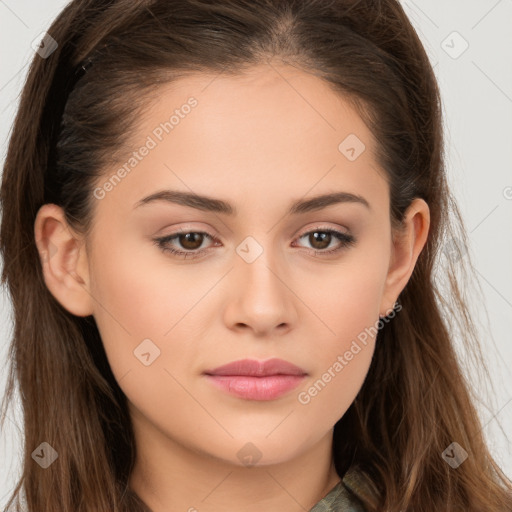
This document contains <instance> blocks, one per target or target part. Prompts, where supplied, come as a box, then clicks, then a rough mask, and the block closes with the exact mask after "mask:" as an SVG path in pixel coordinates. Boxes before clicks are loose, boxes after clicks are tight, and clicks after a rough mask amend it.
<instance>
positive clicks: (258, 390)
mask: <svg viewBox="0 0 512 512" xmlns="http://www.w3.org/2000/svg"><path fill="white" fill-rule="evenodd" d="M207 377H208V379H209V380H210V382H211V383H212V384H213V385H214V386H217V387H218V388H220V389H223V390H224V391H227V392H228V393H231V394H232V395H236V396H238V397H240V398H245V399H246V400H274V399H276V398H279V397H280V396H282V395H284V394H286V393H288V391H290V390H292V389H294V388H296V387H297V386H298V385H299V384H300V383H301V382H302V381H303V379H304V377H305V375H268V376H267V377H250V376H247V375H207Z"/></svg>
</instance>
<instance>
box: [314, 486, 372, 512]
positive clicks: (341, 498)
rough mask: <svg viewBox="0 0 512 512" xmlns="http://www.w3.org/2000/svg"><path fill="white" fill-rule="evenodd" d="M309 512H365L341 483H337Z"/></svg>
mask: <svg viewBox="0 0 512 512" xmlns="http://www.w3.org/2000/svg"><path fill="white" fill-rule="evenodd" d="M310 512H365V511H364V508H363V506H362V505H361V502H360V501H359V500H358V499H357V498H356V497H355V496H354V495H353V494H352V493H350V491H349V490H348V489H347V488H346V487H345V485H344V483H343V481H340V482H338V483H337V484H336V485H335V486H334V487H333V488H332V489H331V491H330V492H329V493H328V494H327V495H326V496H325V497H324V498H322V499H321V500H320V501H319V502H318V503H317V504H316V505H315V506H314V507H313V508H312V509H311V510H310Z"/></svg>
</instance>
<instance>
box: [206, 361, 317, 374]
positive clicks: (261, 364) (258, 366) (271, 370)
mask: <svg viewBox="0 0 512 512" xmlns="http://www.w3.org/2000/svg"><path fill="white" fill-rule="evenodd" d="M204 373H205V374H206V375H248V376H252V377H265V376H267V375H307V372H306V371H305V370H303V369H302V368H299V367H298V366H295V365H294V364H292V363H290V362H288V361H284V360H283V359H277V358H273V359H267V360H266V361H257V360H256V359H240V360H239V361H233V362H231V363H228V364H225V365H223V366H219V367H218V368H214V369H213V370H206V371H205V372H204Z"/></svg>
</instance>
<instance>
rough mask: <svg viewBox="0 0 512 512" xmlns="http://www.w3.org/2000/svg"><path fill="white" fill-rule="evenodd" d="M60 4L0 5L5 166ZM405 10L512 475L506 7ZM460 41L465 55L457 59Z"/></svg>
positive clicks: (493, 422)
mask: <svg viewBox="0 0 512 512" xmlns="http://www.w3.org/2000/svg"><path fill="white" fill-rule="evenodd" d="M65 4H66V2H64V1H62V0H45V1H44V2H39V1H35V0H32V1H29V0H16V1H15V0H0V55H1V61H0V62H1V65H0V116H1V121H0V147H1V156H0V158H1V162H2V165H3V161H4V158H5V154H6V143H7V140H8V137H9V134H10V130H11V125H12V121H13V119H14V114H15V111H16V107H17V103H18V98H19V94H20V91H21V88H22V85H23V82H24V79H25V74H26V71H27V66H28V63H29V61H30V59H31V58H32V56H33V50H32V49H31V43H32V41H33V40H34V39H36V38H38V36H39V35H40V34H41V32H43V31H45V30H46V29H47V28H48V26H49V25H50V23H51V21H52V20H53V19H54V17H55V16H56V15H57V14H58V13H59V11H60V10H61V9H62V8H63V7H64V5H65ZM402 4H403V5H404V8H405V9H406V12H407V14H408V15H409V17H410V19H411V21H412V23H413V25H414V26H415V28H416V29H417V31H418V33H419V35H420V37H421V39H422V41H423V43H424V45H425V47H426V49H427V52H428V54H429V56H430V58H431V61H432V64H433V65H434V66H435V68H434V69H435V71H436V74H437V77H438V80H439V83H440V86H441V93H442V96H443V105H444V110H445V129H446V132H445V133H446V143H447V145H448V147H449V149H448V153H447V155H448V160H447V167H448V174H449V181H450V184H451V186H452V188H453V191H454V193H455V196H456V197H457V199H458V202H459V205H460V207H461V210H462V214H463V218H464V221H465V224H466V227H467V231H468V235H469V242H470V247H469V248H468V249H469V253H470V255H471V258H473V263H474V265H475V267H476V270H477V275H478V276H479V280H480V285H481V287H482V290H483V292H484V298H483V300H484V302H485V303H482V302H481V299H479V298H476V295H475V296H474V299H473V301H474V305H473V311H475V312H476V315H477V316H478V317H479V318H478V321H479V322H480V323H481V328H480V329H481V332H482V340H483V349H484V354H485V357H486V358H487V362H488V365H489V367H490V369H491V374H492V377H493V385H494V387H495V390H496V394H495V395H494V396H491V401H489V400H487V401H485V402H484V404H485V407H480V409H481V418H482V423H483V428H484V432H485V434H486V437H487V439H488V442H489V445H490V448H491V451H492V453H493V455H494V456H495V457H496V459H497V461H498V462H499V463H500V464H501V466H502V467H503V469H504V470H505V472H506V473H507V475H508V476H509V477H512V447H511V439H512V334H511V332H512V30H511V28H512V0H471V1H469V0H451V1H450V2H446V1H445V0H428V1H427V0H414V1H413V0H403V1H402ZM454 31H456V32H458V34H460V36H459V35H457V34H455V35H454V34H453V32H454ZM464 40H465V41H467V44H468V45H469V47H468V48H467V50H466V51H464V52H463V53H462V54H461V55H458V53H460V51H461V50H462V49H463V48H464V46H463V45H465V43H464ZM449 53H451V54H452V56H450V55H449ZM454 56H456V57H457V58H453V57H454ZM507 192H508V193H507ZM486 311H487V315H488V317H486ZM10 314H11V309H10V303H9V300H8V297H7V295H6V292H5V290H3V289H2V291H1V293H0V320H1V331H0V393H3V391H4V385H5V384H4V382H5V375H6V368H7V366H6V363H7V359H6V353H7V347H8V343H9V341H10V334H11V316H10ZM475 320H476V317H475ZM469 376H470V378H472V376H471V375H469ZM473 380H474V382H475V384H477V382H476V378H475V379H473ZM20 425H21V415H20V413H19V410H18V411H13V410H12V409H10V411H9V418H8V420H7V422H6V425H5V430H4V432H0V506H2V505H4V504H5V503H6V501H7V496H8V494H10V492H11V490H12V489H13V487H14V482H15V478H16V477H17V475H18V471H19V467H20V466H19V461H20V457H21V447H22V437H21V431H20ZM506 436H508V439H507V437H506Z"/></svg>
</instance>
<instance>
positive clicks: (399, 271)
mask: <svg viewBox="0 0 512 512" xmlns="http://www.w3.org/2000/svg"><path fill="white" fill-rule="evenodd" d="M429 227H430V209H429V207H428V205H427V203H426V202H425V201H424V200H423V199H420V198H416V199H414V201H413V202H412V203H411V204H410V206H409V208H408V209H407V211H406V215H405V218H404V222H403V229H402V231H401V232H400V233H396V235H395V236H394V237H393V242H392V254H391V259H390V265H389V269H388V274H387V277H386V282H385V285H384V292H383V296H382V301H381V304H380V315H381V316H386V315H388V314H389V312H390V311H391V309H393V306H394V304H395V302H396V300H397V298H398V296H399V295H400V292H401V291H402V290H403V289H404V288H405V285H406V284H407V282H408V281H409V278H410V277H411V274H412V272H413V270H414V267H415V265H416V261H417V259H418V256H419V255H420V253H421V250H422V249H423V246H424V245H425V242H426V241H427V236H428V231H429Z"/></svg>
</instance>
